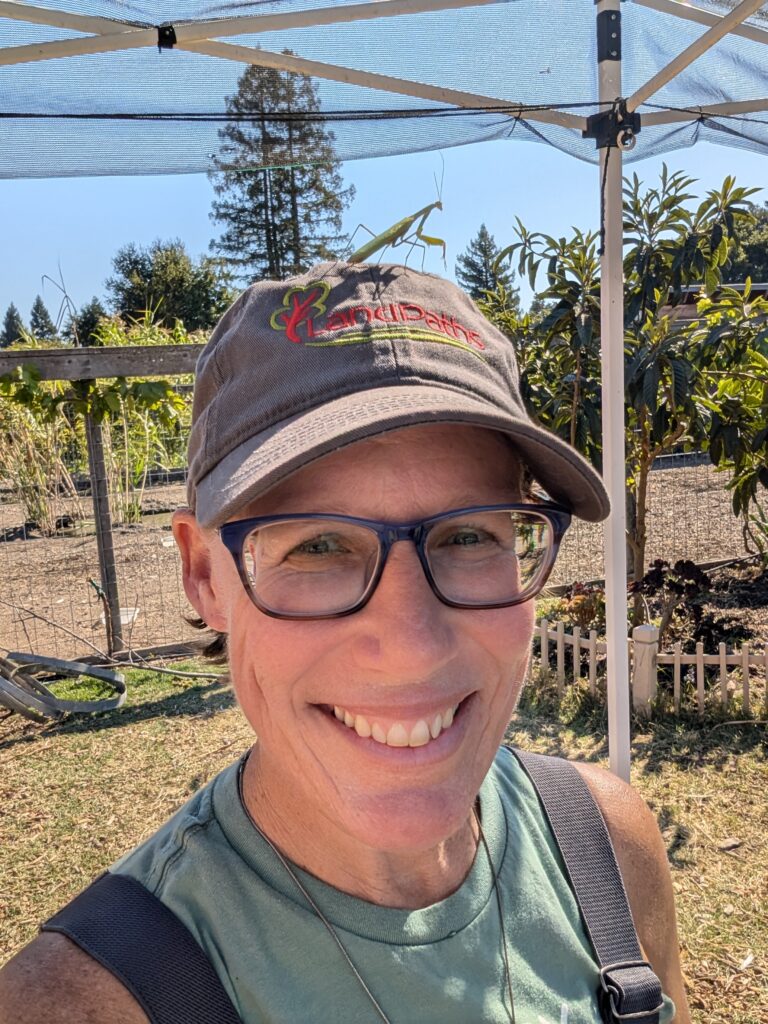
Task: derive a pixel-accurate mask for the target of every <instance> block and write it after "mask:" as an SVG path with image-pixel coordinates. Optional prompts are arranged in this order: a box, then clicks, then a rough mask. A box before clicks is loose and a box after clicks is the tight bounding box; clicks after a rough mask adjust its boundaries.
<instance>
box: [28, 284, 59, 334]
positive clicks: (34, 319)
mask: <svg viewBox="0 0 768 1024" xmlns="http://www.w3.org/2000/svg"><path fill="white" fill-rule="evenodd" d="M29 329H30V332H31V333H32V335H33V336H34V337H35V338H38V339H39V340H40V341H50V340H52V339H53V338H55V337H56V334H57V331H56V325H55V324H54V322H53V320H51V314H50V313H49V312H48V310H47V308H46V305H45V303H44V302H43V300H42V298H41V297H40V296H39V295H36V296H35V301H34V302H33V303H32V310H31V313H30V317H29Z"/></svg>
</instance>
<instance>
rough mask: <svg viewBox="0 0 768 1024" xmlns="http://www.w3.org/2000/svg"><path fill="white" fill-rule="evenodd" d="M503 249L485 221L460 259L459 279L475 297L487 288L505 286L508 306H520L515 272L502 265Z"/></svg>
mask: <svg viewBox="0 0 768 1024" xmlns="http://www.w3.org/2000/svg"><path fill="white" fill-rule="evenodd" d="M500 252H501V250H500V249H499V247H498V246H497V245H496V242H495V240H494V237H493V235H491V234H490V233H489V231H488V228H487V227H486V226H485V224H481V225H480V230H479V231H478V232H477V234H476V235H475V237H474V238H473V239H472V241H471V242H470V243H469V245H468V246H467V248H466V249H465V250H464V252H463V253H462V254H461V255H460V256H459V257H458V258H457V260H456V280H457V281H458V282H459V284H460V285H461V287H462V288H463V289H464V291H465V292H467V293H468V294H469V295H470V296H471V297H472V298H473V299H482V298H484V297H485V295H486V294H487V292H489V291H495V290H497V289H499V288H503V289H504V292H505V294H506V307H507V308H508V309H510V308H516V307H519V293H518V291H517V289H516V288H513V285H512V282H513V281H514V278H515V275H514V273H513V272H512V271H510V270H505V269H504V268H503V267H502V266H500V265H499V254H500Z"/></svg>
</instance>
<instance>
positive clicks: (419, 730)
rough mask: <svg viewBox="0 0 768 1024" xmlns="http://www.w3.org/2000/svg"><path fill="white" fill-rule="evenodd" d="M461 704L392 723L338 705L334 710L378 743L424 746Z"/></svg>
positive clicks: (446, 726)
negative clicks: (407, 720)
mask: <svg viewBox="0 0 768 1024" xmlns="http://www.w3.org/2000/svg"><path fill="white" fill-rule="evenodd" d="M458 706H459V705H458V704H454V705H452V706H449V707H447V708H446V709H445V710H444V711H440V712H438V713H437V714H436V715H433V716H432V717H430V718H420V719H419V720H418V722H414V723H412V724H410V723H408V722H393V723H392V724H391V725H390V726H389V727H386V726H385V725H382V724H381V723H380V722H377V721H375V720H369V719H368V718H366V717H365V715H353V714H352V713H351V712H350V711H347V710H346V708H342V707H339V706H338V705H336V706H335V707H334V709H333V713H334V715H336V717H337V718H338V720H339V721H340V722H343V723H344V725H346V726H347V728H348V729H354V730H355V732H356V733H357V735H358V736H362V737H363V738H364V739H368V737H370V738H371V739H374V740H376V742H377V743H385V744H386V745H387V746H388V747H423V746H424V745H425V744H426V743H429V741H430V739H433V740H436V739H437V737H438V736H439V735H440V733H441V732H442V731H443V729H447V728H449V726H450V725H451V724H452V722H453V716H454V715H455V714H456V708H457V707H458Z"/></svg>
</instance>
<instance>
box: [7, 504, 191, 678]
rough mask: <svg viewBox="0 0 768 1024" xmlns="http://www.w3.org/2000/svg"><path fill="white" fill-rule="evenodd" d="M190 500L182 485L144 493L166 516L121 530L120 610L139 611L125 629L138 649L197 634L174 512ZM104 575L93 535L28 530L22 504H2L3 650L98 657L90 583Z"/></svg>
mask: <svg viewBox="0 0 768 1024" xmlns="http://www.w3.org/2000/svg"><path fill="white" fill-rule="evenodd" d="M183 501H184V488H183V486H180V485H174V486H165V487H157V488H153V489H152V491H151V492H147V494H146V495H145V500H144V511H145V513H146V512H153V511H161V512H162V511H165V512H166V514H160V515H147V516H145V519H144V522H142V524H141V525H137V526H116V527H115V528H114V534H113V543H114V549H115V561H116V564H117V577H118V587H119V592H120V602H121V607H122V608H123V609H124V610H128V609H137V612H136V615H135V619H134V621H133V622H128V623H126V624H125V625H124V627H123V634H124V638H125V640H126V643H127V644H129V645H130V646H132V647H135V648H141V647H145V646H149V645H152V644H161V643H174V642H179V641H183V640H185V639H188V638H190V637H191V636H192V635H193V631H192V630H191V629H190V628H189V627H188V626H187V625H186V623H185V622H184V616H185V615H187V614H189V612H190V608H189V606H188V604H187V601H186V597H185V596H184V592H183V589H182V585H181V573H180V563H179V558H178V554H177V552H176V548H175V546H174V543H173V537H172V534H171V528H170V516H169V515H168V514H167V513H168V511H169V510H171V509H173V508H175V507H177V506H178V505H180V504H182V503H183ZM86 530H88V526H87V525H86ZM3 537H5V538H13V539H5V540H4V539H3ZM100 577H101V574H100V570H99V559H98V551H97V545H96V537H95V534H94V533H93V532H92V531H91V532H85V533H83V534H79V533H77V532H75V533H74V534H70V535H62V536H55V537H41V536H40V535H39V534H37V533H36V532H35V531H29V532H28V531H25V530H23V514H22V512H21V509H20V507H19V506H18V505H16V504H3V505H0V579H2V581H3V584H4V585H3V587H2V590H0V647H5V648H7V649H9V650H10V649H13V650H20V649H21V650H33V651H36V652H37V653H45V654H50V655H53V656H54V657H64V658H71V657H75V656H77V655H82V654H86V653H89V652H90V653H95V652H94V651H93V650H92V649H91V648H90V646H89V645H94V646H95V647H97V648H99V650H102V651H103V650H104V649H105V643H106V640H105V628H104V624H103V621H102V619H101V617H102V614H103V608H102V603H101V601H100V599H99V597H98V594H97V591H96V589H95V587H94V586H93V585H92V583H90V582H89V581H90V580H93V581H95V582H98V581H99V580H100ZM129 617H130V616H129ZM73 634H74V635H73Z"/></svg>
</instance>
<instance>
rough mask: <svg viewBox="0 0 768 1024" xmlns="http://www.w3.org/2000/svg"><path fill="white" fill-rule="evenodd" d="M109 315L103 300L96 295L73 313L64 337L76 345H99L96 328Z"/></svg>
mask: <svg viewBox="0 0 768 1024" xmlns="http://www.w3.org/2000/svg"><path fill="white" fill-rule="evenodd" d="M106 316H107V311H106V309H104V307H103V306H102V304H101V302H100V301H99V300H98V299H97V298H96V296H95V295H94V297H93V298H92V299H91V301H90V302H88V303H86V304H85V305H84V306H83V307H82V309H81V310H80V311H79V312H78V313H75V314H73V315H72V316H71V317H70V318H69V321H68V322H67V326H66V327H65V328H64V337H65V338H66V339H67V341H70V342H72V344H74V345H98V344H99V341H98V338H97V335H96V329H97V328H98V326H99V324H100V323H101V321H102V320H103V319H104V318H105V317H106Z"/></svg>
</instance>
